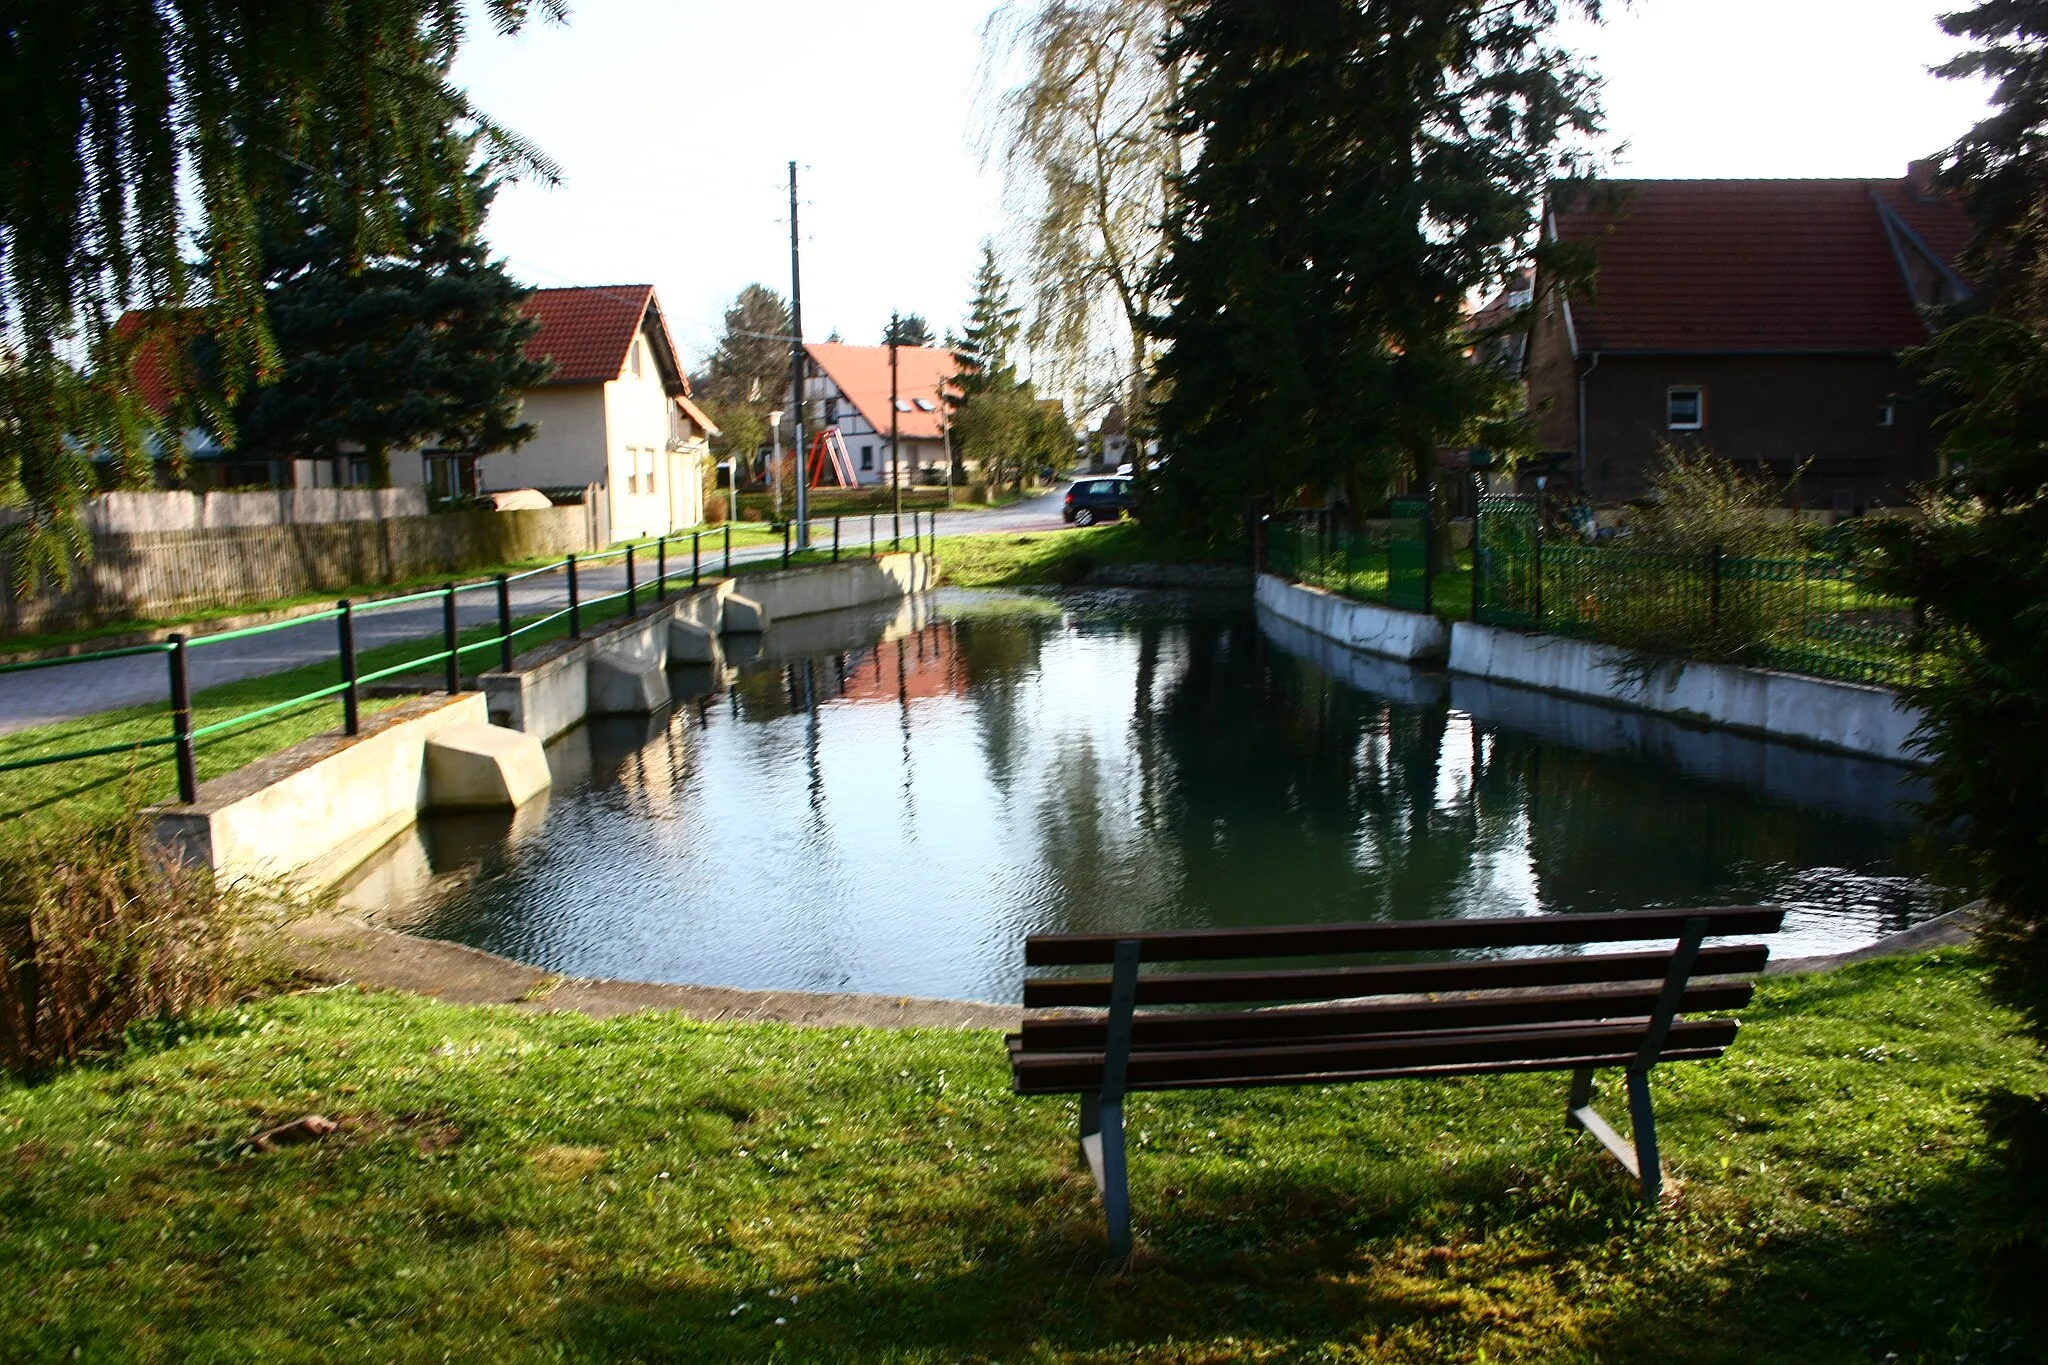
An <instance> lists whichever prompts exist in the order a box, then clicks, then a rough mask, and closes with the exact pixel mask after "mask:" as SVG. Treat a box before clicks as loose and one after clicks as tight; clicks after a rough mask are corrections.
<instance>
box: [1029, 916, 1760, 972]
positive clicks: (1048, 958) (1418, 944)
mask: <svg viewBox="0 0 2048 1365" xmlns="http://www.w3.org/2000/svg"><path fill="white" fill-rule="evenodd" d="M1695 918H1704V919H1705V920H1706V921H1707V934H1708V936H1710V937H1720V936H1725V935H1730V934H1770V933H1776V932H1777V930H1778V927H1779V925H1780V924H1782V923H1783V922H1784V918H1785V912H1784V910H1783V909H1782V908H1781V907H1779V906H1772V905H1739V906H1714V907H1709V908H1704V909H1698V910H1632V911H1624V912H1620V913H1610V914H1593V915H1515V916H1508V917H1501V918H1484V919H1482V918H1473V919H1448V920H1410V921H1400V920H1371V921H1365V922H1362V923H1355V924H1305V925H1294V926H1288V927H1281V928H1264V929H1175V930H1163V931H1159V932H1155V933H1139V934H1033V935H1032V936H1031V937H1029V938H1027V939H1025V940H1024V962H1025V964H1026V965H1027V966H1032V967H1071V966H1085V965H1088V964H1091V963H1094V964H1100V963H1107V962H1110V961H1112V960H1114V958H1115V956H1116V945H1117V943H1118V942H1119V941H1120V940H1123V939H1132V938H1134V939H1137V940H1138V942H1139V943H1140V944H1141V945H1142V948H1141V951H1142V953H1143V955H1144V959H1143V960H1144V961H1146V962H1195V961H1218V960H1227V959H1232V958H1255V957H1333V956H1337V955H1339V954H1345V953H1417V952H1423V953H1426V952H1454V951H1457V950H1460V949H1476V948H1525V947H1535V946H1539V945H1544V944H1570V943H1623V942H1630V941H1640V940H1644V939H1660V938H1661V939H1676V938H1677V937H1678V936H1679V934H1681V933H1682V932H1684V929H1685V922H1686V921H1687V920H1689V919H1695Z"/></svg>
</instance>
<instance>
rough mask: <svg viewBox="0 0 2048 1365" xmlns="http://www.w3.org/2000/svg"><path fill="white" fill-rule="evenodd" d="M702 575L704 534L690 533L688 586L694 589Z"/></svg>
mask: <svg viewBox="0 0 2048 1365" xmlns="http://www.w3.org/2000/svg"><path fill="white" fill-rule="evenodd" d="M703 574H704V533H703V532H702V531H692V532H690V586H691V587H693V588H694V587H696V586H697V584H698V582H699V581H700V580H701V579H702V577H703Z"/></svg>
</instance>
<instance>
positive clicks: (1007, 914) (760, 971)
mask: <svg viewBox="0 0 2048 1365" xmlns="http://www.w3.org/2000/svg"><path fill="white" fill-rule="evenodd" d="M752 649H753V651H754V657H752V658H751V659H746V660H743V661H738V662H737V665H736V669H735V671H732V672H730V673H728V674H726V675H725V676H722V677H713V676H711V675H710V673H709V672H708V671H705V670H699V671H697V673H696V675H695V676H693V675H692V674H691V673H690V672H689V671H687V670H677V671H675V672H672V673H671V675H670V680H671V687H672V689H673V690H674V691H675V693H676V695H677V698H678V700H677V704H676V705H675V707H674V708H673V709H671V710H670V711H668V712H666V713H665V714H663V715H662V716H660V717H657V718H655V719H653V720H651V721H643V720H633V721H623V722H622V721H593V722H591V723H590V724H588V725H586V726H584V727H582V728H580V729H578V730H576V731H573V732H571V733H570V734H568V735H566V736H564V737H562V738H561V739H560V740H558V741H557V742H556V743H554V744H553V745H551V746H550V749H549V762H550V764H551V766H552V767H553V770H554V777H555V787H554V790H553V792H552V794H551V795H550V796H549V797H548V798H547V799H546V800H545V801H543V802H539V803H536V804H534V805H532V806H529V807H528V808H527V809H526V810H523V811H521V812H520V813H519V814H518V815H517V816H488V817H475V816H471V817H445V816H444V817H435V818H430V819H428V820H425V821H423V822H422V823H421V824H420V825H419V826H418V827H417V829H416V830H415V831H413V832H412V833H411V834H410V835H408V836H406V837H404V838H402V839H401V840H399V841H397V842H396V843H394V844H393V845H391V846H390V847H388V848H386V849H385V850H383V851H382V852H380V854H379V855H378V856H377V857H376V858H374V859H372V860H371V862H370V863H368V864H366V865H365V867H364V868H362V869H360V870H359V872H358V873H357V874H356V876H355V877H354V878H353V879H352V882H351V884H350V886H349V887H348V888H347V890H346V892H345V896H344V900H345V903H346V904H348V905H349V906H350V907H351V908H354V909H357V910H359V911H361V912H364V913H368V914H370V915H371V916H372V917H373V918H375V919H377V920H379V921H380V922H383V923H386V924H389V925H391V926H393V927H398V928H403V929H406V930H409V931H411V932H414V933H418V934H423V935H426V936H429V937H434V938H444V939H451V940H454V941H457V942H461V943H466V944H470V945H473V946H475V947H478V948H483V949H487V950H489V951H491V952H495V953H501V954H504V955H506V956H508V957H513V958H517V959H519V960H521V961H525V962H530V963H533V964H536V965H538V966H541V967H545V968H548V969H551V970H555V971H560V972H564V973H567V974H570V975H574V976H606V977H621V978H629V979H637V980H650V981H666V982H690V983H701V984H709V985H726V986H740V987H755V988H778V989H802V990H833V991H838V990H846V991H869V992H882V993H888V994H901V995H920V996H939V997H947V998H957V999H975V1000H988V1001H1011V1000H1015V999H1017V998H1018V995H1019V990H1020V977H1021V974H1022V968H1021V962H1022V953H1021V945H1022V941H1023V938H1024V936H1025V935H1026V934H1028V933H1032V932H1036V931H1047V930H1086V931H1108V930H1128V929H1140V928H1167V927H1193V926H1237V925H1250V924H1265V923H1273V924H1281V923H1300V922H1307V921H1330V920H1349V919H1394V918H1432V917H1439V916H1449V915H1519V914H1534V913H1544V912H1574V911H1608V910H1630V909H1646V908H1651V907H1656V906H1690V905H1715V904H1750V903H1763V902H1768V903H1774V904H1781V905H1784V906H1787V907H1788V908H1789V910H1790V915H1789V917H1788V920H1787V926H1786V932H1785V933H1784V934H1782V935H1780V936H1779V938H1778V941H1777V944H1776V948H1775V951H1776V953H1777V954H1778V955H1780V956H1799V955H1805V954H1812V953H1820V952H1829V951H1838V950H1841V949H1844V948H1849V947H1855V946H1860V945H1862V944H1864V943H1868V942H1870V941H1871V940H1872V939H1874V938H1876V937H1878V936H1879V935H1881V934H1884V933H1889V932H1892V931H1895V930H1897V929H1899V928H1902V927H1905V926H1907V925H1909V924H1912V923H1914V922H1916V921H1918V920H1921V919H1924V918H1926V917H1928V916H1930V915H1933V914H1935V913H1938V912H1939V911H1940V910H1942V909H1944V908H1947V904H1948V903H1949V902H1950V901H1952V900H1953V899H1954V898H1953V896H1952V895H1951V894H1950V893H1949V892H1948V891H1946V890H1945V889H1944V886H1945V880H1946V878H1945V876H1944V871H1943V856H1944V850H1942V849H1940V848H1939V847H1937V846H1934V845H1932V844H1930V843H1929V842H1927V841H1926V840H1924V839H1923V838H1921V837H1919V836H1917V835H1916V834H1915V832H1914V828H1913V825H1912V821H1911V817H1910V816H1909V814H1908V813H1907V812H1906V810H1905V809H1904V808H1903V806H1902V805H1901V804H1900V803H1901V802H1902V801H1904V800H1908V799H1910V798H1911V797H1912V796H1913V795H1914V784H1915V780H1916V779H1914V778H1913V777H1912V775H1911V774H1910V773H1909V772H1907V770H1905V769H1901V768H1897V767H1894V766H1891V765H1887V764H1882V763H1875V762H1869V761H1865V760H1859V759H1853V758H1840V757H1832V756H1828V755H1824V754H1819V753H1814V752H1810V751H1805V750H1800V749H1796V748H1792V747H1790V746H1782V745H1773V744H1766V743H1762V742H1759V741H1756V740H1752V739H1747V738H1741V737H1735V736H1729V735H1722V734H1709V733H1704V732H1700V731H1697V730H1692V729H1687V728H1684V727H1681V726H1678V725H1676V724H1674V723H1672V722H1668V721H1663V720H1659V719H1655V718H1652V717H1645V716H1637V715H1630V714H1627V713H1623V712H1617V711H1611V710H1607V709H1604V708H1599V707H1593V706H1590V705H1585V704H1581V703H1575V702H1571V701H1568V700H1564V699H1560V698H1555V697H1549V696H1545V695H1542V694H1538V693H1532V692H1526V691H1521V690H1519V689H1514V688H1508V687H1502V686H1498V685H1488V684H1485V683H1480V682H1474V681H1468V680H1463V679H1452V680H1446V679H1445V678H1444V677H1443V675H1441V674H1430V673H1422V672H1417V671H1414V670H1411V669H1408V668H1406V667H1404V666H1401V665H1395V664H1389V663H1384V662H1380V661H1375V660H1370V659H1367V658H1364V657H1361V656H1357V655H1352V654H1350V653H1348V652H1347V651H1344V650H1342V649H1339V648H1337V647H1335V646H1333V645H1330V644H1328V643H1327V642H1324V641H1321V640H1319V639H1318V638H1316V637H1313V636H1310V635H1307V634H1306V633H1304V632H1301V631H1300V630H1299V629H1298V628H1295V627H1293V626H1290V625H1288V624H1287V623H1285V622H1281V621H1278V620H1275V619H1270V618H1264V619H1262V618H1260V617H1257V616H1255V615H1254V612H1253V609H1252V607H1251V605H1250V604H1249V602H1248V600H1247V599H1246V598H1245V597H1244V596H1242V595H1237V596H1228V595H1219V596H1207V595H1200V594H1169V593H1157V592H1154V593H1141V592H1107V591H1093V592H1048V593H1044V594H1027V593H975V592H964V591H950V590H949V591H941V592H939V593H936V594H932V595H930V596H928V597H925V598H922V599H918V600H916V601H913V602H908V603H904V604H900V605H898V606H895V607H891V608H889V609H885V610H879V611H868V612H854V613H839V614H835V615H834V616H832V617H816V618H806V619H803V620H797V621H791V622H787V623H785V624H781V625H778V626H776V627H775V628H774V630H772V631H771V632H770V633H769V634H768V636H767V637H765V639H764V640H762V641H761V642H760V643H759V644H757V645H753V646H752Z"/></svg>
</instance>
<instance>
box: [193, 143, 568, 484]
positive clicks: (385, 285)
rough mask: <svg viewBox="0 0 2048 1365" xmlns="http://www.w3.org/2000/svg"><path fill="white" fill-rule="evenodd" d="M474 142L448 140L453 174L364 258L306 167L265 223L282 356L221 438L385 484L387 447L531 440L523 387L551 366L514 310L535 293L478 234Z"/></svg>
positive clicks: (257, 452)
mask: <svg viewBox="0 0 2048 1365" xmlns="http://www.w3.org/2000/svg"><path fill="white" fill-rule="evenodd" d="M475 147H476V139H475V138H473V137H453V136H451V137H449V138H448V139H446V141H445V142H444V144H443V145H442V147H441V149H440V153H439V154H440V155H441V156H443V157H445V158H447V159H448V160H449V161H450V163H451V177H453V176H457V175H459V176H460V178H459V179H453V178H451V180H450V181H449V182H448V183H446V184H445V185H444V186H442V187H440V188H437V189H436V190H434V191H433V192H432V193H431V194H430V195H429V196H428V197H426V198H424V199H422V200H419V201H408V202H407V203H406V204H405V205H404V206H403V208H402V211H401V213H400V217H399V232H400V235H401V237H402V239H403V240H402V243H401V244H400V245H399V247H398V248H397V249H395V250H393V251H391V252H388V253H385V254H380V255H378V256H376V257H373V258H371V259H369V260H367V261H362V262H358V261H356V260H354V259H352V255H351V252H350V250H349V244H348V240H347V237H346V235H345V233H344V232H343V231H342V230H341V229H339V228H338V227H336V226H335V225H334V224H333V223H332V222H331V221H330V220H329V219H328V218H327V216H326V212H325V208H324V205H323V203H322V196H321V195H320V194H319V193H318V192H317V191H316V189H315V182H316V180H317V178H318V177H316V176H315V175H313V174H305V175H303V176H302V178H301V183H300V185H299V188H298V193H297V195H296V197H295V199H294V201H293V203H292V206H291V207H292V209H293V213H292V215H291V217H290V218H288V219H286V220H285V221H283V222H281V223H276V224H271V223H268V222H266V224H265V229H264V231H263V234H262V241H263V251H264V261H265V270H264V275H265V279H266V281H267V284H268V288H267V289H266V290H265V294H264V303H265V308H266V310H267V312H268V315H269V321H270V329H271V335H272V336H273V337H274V338H275V340H276V345H277V350H278V355H279V359H280V362H281V365H280V373H279V374H278V377H277V378H276V380H275V381H274V382H272V383H269V384H266V385H264V386H262V387H261V388H258V389H255V390H253V391H248V392H245V393H244V394H243V395H242V397H241V400H240V401H239V402H238V403H236V404H235V405H234V407H233V412H232V416H233V422H232V426H231V427H226V429H224V430H223V431H222V432H221V433H220V434H221V435H222V437H223V438H224V439H225V440H226V441H227V442H228V443H229V444H230V445H232V447H233V448H234V449H235V450H236V451H237V452H238V453H242V454H246V455H251V456H256V457H259V458H271V459H290V458H294V457H296V458H334V457H341V456H346V455H354V454H357V453H360V455H361V456H362V458H364V459H365V460H366V461H367V462H368V464H369V470H370V483H371V484H372V485H373V486H375V487H379V488H383V487H388V486H389V485H390V483H391V452H392V451H393V450H395V449H404V448H406V447H409V446H416V445H420V444H423V443H425V442H428V441H432V442H433V443H434V444H435V445H436V446H437V447H438V448H440V449H442V450H447V451H461V452H466V453H471V454H485V453H488V452H490V451H494V450H502V449H507V448H510V447H513V446H517V445H519V444H520V443H522V442H523V441H525V440H527V439H528V438H530V437H531V436H532V435H533V431H534V428H533V427H532V425H531V424H528V423H522V422H521V421H520V420H519V405H520V397H521V394H522V391H523V390H526V389H529V388H532V387H533V386H535V385H537V384H539V383H540V382H541V381H542V380H543V379H545V378H546V377H547V373H548V366H547V365H546V364H545V363H544V362H540V361H533V360H528V359H527V358H526V356H525V354H524V352H523V349H522V348H523V344H524V343H525V341H526V339H527V338H528V337H530V336H531V335H532V334H533V331H534V329H535V327H536V325H537V324H535V323H534V322H533V321H532V320H531V319H530V318H527V317H526V316H525V315H524V313H523V312H522V310H521V306H520V305H521V304H522V303H523V302H524V301H525V299H526V297H527V295H528V294H529V293H530V292H531V291H530V290H528V289H527V288H525V287H524V286H523V285H521V284H519V283H518V282H517V281H515V280H514V279H512V277H511V276H510V275H509V274H507V273H506V270H505V266H504V263H503V262H502V261H497V260H493V259H492V258H491V256H490V253H489V251H488V249H487V248H486V247H485V245H484V243H483V241H482V239H481V238H480V237H479V235H478V229H479V228H480V227H481V225H482V223H483V219H484V216H485V214H486V213H488V212H489V209H490V203H491V200H492V198H493V197H494V196H495V194H496V192H497V187H496V185H495V184H493V183H492V182H491V181H490V179H489V168H488V166H487V165H486V164H484V163H482V162H480V161H478V162H474V164H472V156H471V154H472V153H473V152H474V150H475ZM456 166H460V167H462V169H460V170H455V169H453V167H456ZM215 359H216V363H217V359H218V352H217V351H216V352H215Z"/></svg>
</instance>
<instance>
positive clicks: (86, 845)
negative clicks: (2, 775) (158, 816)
mask: <svg viewBox="0 0 2048 1365" xmlns="http://www.w3.org/2000/svg"><path fill="white" fill-rule="evenodd" d="M274 918H275V916H274V913H273V912H271V911H269V910H268V909H266V908H264V902H263V901H262V900H260V899H259V898H258V897H257V896H256V895H255V894H254V893H253V890H252V889H248V888H238V887H228V888H223V887H220V886H217V885H215V882H214V878H213V874H212V873H211V872H210V871H208V870H207V869H205V868H195V867H183V866H178V865H176V864H174V863H172V862H171V861H169V860H168V859H167V858H166V857H165V856H164V855H163V852H162V850H160V849H158V848H155V847H154V846H152V845H151V843H150V842H149V839H148V835H147V832H146V830H145V829H144V827H143V824H142V822H141V820H140V819H139V818H138V817H136V816H134V815H133V814H130V815H129V816H128V817H127V818H125V819H122V820H118V821H113V822H110V823H97V824H88V823H82V822H74V823H73V824H71V825H69V826H67V827H64V828H62V829H58V830H44V831H39V832H34V833H25V834H23V835H22V836H21V837H19V838H16V839H12V840H10V841H8V843H7V844H6V845H5V849H4V852H0V1070H5V1071H12V1072H15V1073H26V1074H32V1073H36V1072H40V1071H44V1070H47V1069H48V1068H50V1067H52V1066H55V1065H58V1064H60V1063H65V1062H73V1061H76V1060H78V1059H79V1058H80V1057H84V1056H87V1055H90V1054H93V1053H98V1052H104V1051H107V1050H108V1049H110V1048H111V1047H113V1046H114V1045H115V1044H117V1043H118V1042H119V1041H120V1039H121V1038H122V1036H123V1034H124V1033H126V1031H127V1030H128V1029H129V1028H130V1027H131V1026H133V1025H136V1024H138V1023H142V1022H146V1021H150V1020H175V1019H177V1018H179V1017H182V1016H185V1015H189V1014H192V1013H194V1012H196V1011H198V1010H201V1009H204V1008H206V1007H208V1006H212V1005H218V1004H220V1003H222V1002H223V1001H227V1000H234V999H239V998H242V997H245V996H247V995H250V994H252V993H254V992H256V991H257V990H259V989H261V988H263V987H265V986H271V985H275V984H277V982H279V981H280V980H282V978H283V972H282V969H281V968H280V967H279V966H277V965H276V964H275V962H274V961H273V960H271V959H270V958H269V957H268V956H267V955H266V954H265V952H264V950H263V949H262V947H261V936H260V932H259V931H260V930H261V929H262V928H263V927H266V926H267V925H268V924H269V923H271V922H273V921H274Z"/></svg>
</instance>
